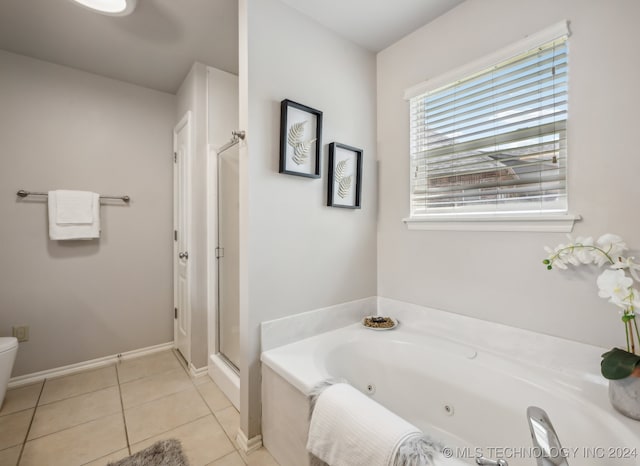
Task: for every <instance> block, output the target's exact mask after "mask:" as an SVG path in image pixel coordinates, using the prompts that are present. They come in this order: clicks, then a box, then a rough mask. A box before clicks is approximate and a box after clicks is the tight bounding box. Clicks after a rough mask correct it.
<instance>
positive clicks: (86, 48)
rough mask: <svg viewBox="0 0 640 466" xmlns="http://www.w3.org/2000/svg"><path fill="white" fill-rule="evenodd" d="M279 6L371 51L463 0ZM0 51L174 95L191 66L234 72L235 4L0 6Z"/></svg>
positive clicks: (152, 1) (44, 0)
mask: <svg viewBox="0 0 640 466" xmlns="http://www.w3.org/2000/svg"><path fill="white" fill-rule="evenodd" d="M255 1H261V0H255ZM282 1H283V2H284V3H286V4H288V5H290V6H291V7H293V8H295V9H297V10H298V11H300V12H301V13H303V14H305V15H307V16H310V17H312V18H314V19H315V20H316V21H318V22H319V23H320V24H323V25H324V26H325V27H327V28H329V29H331V30H333V31H335V32H336V33H338V34H339V35H341V36H343V37H345V38H347V39H349V40H351V41H353V42H355V43H357V44H359V45H361V46H363V47H365V48H367V49H369V50H371V51H374V52H377V51H379V50H382V49H383V48H385V47H387V46H389V45H391V44H392V43H394V42H395V41H397V40H398V39H400V38H402V37H403V36H405V35H407V34H408V33H410V32H412V31H414V30H415V29H417V28H419V27H420V26H422V25H424V24H426V23H428V22H429V21H432V20H433V19H435V18H436V17H438V16H440V15H441V14H443V13H445V12H446V11H448V10H450V9H451V8H453V7H455V6H456V5H458V4H459V3H462V1H463V0H282ZM0 49H4V50H8V51H10V52H14V53H19V54H22V55H27V56H31V57H34V58H38V59H41V60H46V61H50V62H53V63H58V64H61V65H66V66H70V67H73V68H77V69H80V70H84V71H88V72H90V73H95V74H99V75H102V76H107V77H110V78H114V79H118V80H121V81H126V82H130V83H133V84H138V85H141V86H145V87H149V88H152V89H157V90H160V91H164V92H169V93H172V94H174V93H175V92H176V91H177V90H178V87H179V86H180V83H181V82H182V80H183V79H184V77H185V76H186V74H187V72H188V70H189V68H190V67H191V65H192V64H193V62H194V61H200V62H202V63H205V64H207V65H211V66H214V67H216V68H219V69H221V70H224V71H228V72H231V73H237V72H238V0H139V1H138V8H137V9H136V10H135V11H134V12H133V14H132V15H130V16H125V17H112V16H103V15H100V14H96V13H94V12H92V11H90V10H87V9H85V8H82V7H79V6H78V5H76V4H75V3H74V2H72V0H0Z"/></svg>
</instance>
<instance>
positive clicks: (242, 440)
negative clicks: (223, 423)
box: [236, 429, 262, 456]
mask: <svg viewBox="0 0 640 466" xmlns="http://www.w3.org/2000/svg"><path fill="white" fill-rule="evenodd" d="M236 443H237V444H238V448H239V450H240V452H241V453H244V455H245V456H249V455H250V454H251V453H253V452H254V451H256V450H259V449H260V448H262V435H256V436H255V437H251V438H250V439H247V436H246V435H245V434H244V432H243V431H242V429H238V433H237V434H236Z"/></svg>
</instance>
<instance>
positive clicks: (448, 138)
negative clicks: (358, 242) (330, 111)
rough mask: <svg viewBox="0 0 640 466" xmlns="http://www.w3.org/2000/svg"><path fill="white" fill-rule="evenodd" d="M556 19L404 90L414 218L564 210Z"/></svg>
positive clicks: (562, 62)
mask: <svg viewBox="0 0 640 466" xmlns="http://www.w3.org/2000/svg"><path fill="white" fill-rule="evenodd" d="M559 26H560V27H559ZM559 26H555V27H553V28H551V29H550V30H547V31H543V32H542V33H540V34H538V35H535V36H532V37H529V38H527V39H526V40H525V41H523V43H522V44H515V45H514V47H511V48H510V49H509V50H506V51H502V52H500V53H498V54H497V55H495V56H492V57H489V58H488V59H484V60H483V62H484V63H483V64H482V67H477V64H476V67H475V69H470V68H473V66H471V67H467V68H466V70H465V71H464V74H462V75H461V74H458V79H456V80H452V79H450V77H449V78H447V77H443V78H445V79H449V81H446V82H442V81H443V79H440V80H438V81H437V83H429V82H427V83H425V84H423V85H421V86H418V87H417V88H414V89H412V90H409V91H407V94H408V95H407V97H409V100H410V125H411V126H410V130H411V136H410V137H411V139H410V149H411V196H410V197H411V206H410V207H411V220H416V219H420V218H433V217H439V216H443V217H447V218H451V217H452V216H453V217H463V218H464V217H467V218H468V217H476V218H477V217H483V216H484V217H486V216H494V217H501V216H504V215H505V214H511V215H521V216H522V215H527V214H537V215H539V214H559V213H566V212H567V186H566V178H567V144H566V140H567V110H568V108H567V83H568V67H567V43H566V41H567V37H568V31H567V29H566V23H563V24H562V25H559ZM544 36H546V37H545V38H544V39H542V37H544ZM549 36H553V37H552V38H549ZM496 56H501V58H500V59H496ZM490 58H492V59H493V60H494V61H488V60H489V59H490ZM438 83H439V84H438ZM434 84H435V86H434ZM425 88H428V89H426V90H425Z"/></svg>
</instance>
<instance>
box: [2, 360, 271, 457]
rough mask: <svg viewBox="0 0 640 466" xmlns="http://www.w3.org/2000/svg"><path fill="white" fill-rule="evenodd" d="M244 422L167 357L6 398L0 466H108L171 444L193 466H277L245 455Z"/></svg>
mask: <svg viewBox="0 0 640 466" xmlns="http://www.w3.org/2000/svg"><path fill="white" fill-rule="evenodd" d="M239 422H240V416H239V414H238V411H237V410H236V409H235V407H234V406H233V405H232V404H231V402H230V401H229V400H228V399H227V397H226V396H225V395H224V394H223V393H222V391H221V390H220V389H219V388H218V386H217V385H216V384H215V383H213V382H212V381H211V379H209V377H206V376H205V377H201V378H198V379H191V378H190V377H189V375H188V374H187V372H186V371H185V370H184V368H183V366H182V365H181V363H180V360H179V359H178V357H177V356H176V355H175V353H174V352H173V351H163V352H161V353H156V354H153V355H150V356H145V357H141V358H137V359H131V360H127V361H122V362H119V363H117V364H114V365H111V366H108V367H104V368H101V369H96V370H91V371H85V372H80V373H77V374H73V375H69V376H65V377H59V378H55V379H47V380H46V381H44V382H41V383H37V384H33V385H28V386H25V387H20V388H15V389H12V390H9V391H7V395H6V397H5V401H4V404H3V405H2V409H1V410H0V466H16V465H19V466H42V465H47V466H58V465H60V466H83V465H87V466H89V465H90V466H105V465H106V464H107V463H108V462H109V461H115V460H118V459H120V458H124V457H126V456H128V455H130V454H132V453H135V452H137V451H140V450H142V449H144V448H146V447H148V446H149V445H151V444H152V443H154V442H156V441H158V440H161V439H168V438H177V439H179V440H180V441H181V442H182V446H183V449H184V451H185V453H186V455H187V457H188V458H189V462H190V464H191V466H245V465H248V466H278V465H277V463H276V462H275V460H274V459H273V458H272V457H271V455H270V454H269V452H268V451H267V450H265V449H264V448H262V449H261V450H259V451H257V452H255V453H253V454H251V455H249V457H248V458H247V457H245V456H244V455H241V454H240V452H239V451H238V449H237V446H236V443H235V435H236V432H237V430H238V426H239Z"/></svg>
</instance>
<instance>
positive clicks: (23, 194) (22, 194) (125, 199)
mask: <svg viewBox="0 0 640 466" xmlns="http://www.w3.org/2000/svg"><path fill="white" fill-rule="evenodd" d="M16 194H17V195H18V196H19V197H27V196H48V195H49V194H48V193H39V192H35V191H25V190H24V189H21V190H20V191H18V192H17V193H16ZM100 199H119V200H121V201H123V202H129V201H130V200H131V198H130V197H129V196H102V195H101V196H100Z"/></svg>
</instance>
